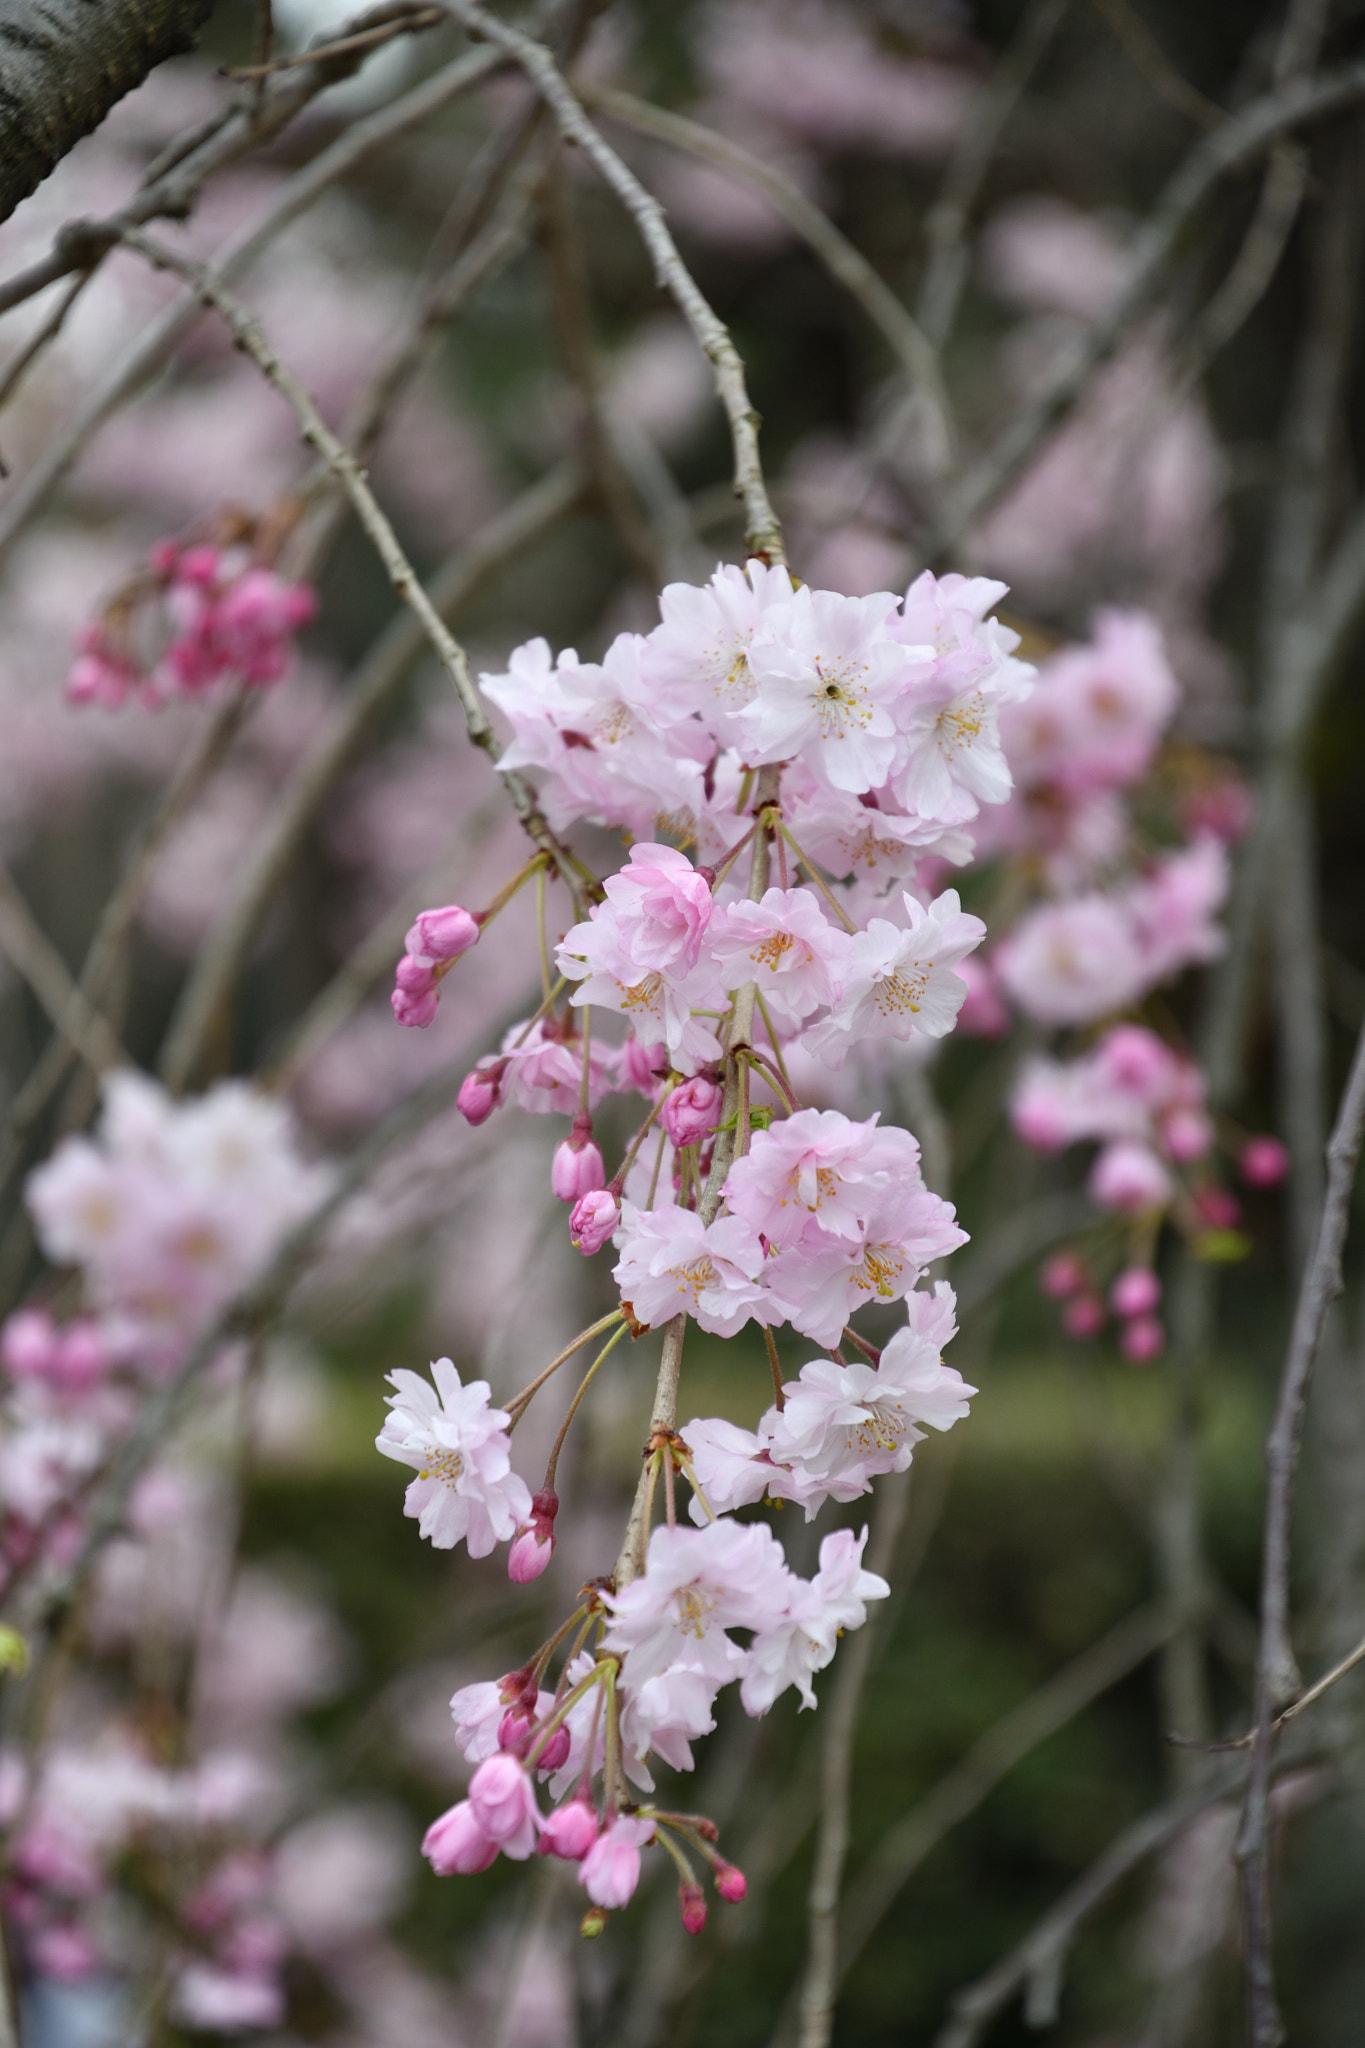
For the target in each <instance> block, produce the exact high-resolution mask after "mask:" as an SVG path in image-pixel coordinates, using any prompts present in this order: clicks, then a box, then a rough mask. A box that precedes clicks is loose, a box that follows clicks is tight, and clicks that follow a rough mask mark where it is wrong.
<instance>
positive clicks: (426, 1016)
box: [389, 988, 482, 1122]
mask: <svg viewBox="0 0 1365 2048" xmlns="http://www.w3.org/2000/svg"><path fill="white" fill-rule="evenodd" d="M440 1007H441V991H440V990H439V989H438V988H431V989H428V990H427V992H426V994H425V995H419V996H410V995H409V994H408V993H407V990H406V989H401V988H396V989H395V990H394V992H393V994H392V995H391V996H390V997H389V1008H390V1009H391V1010H392V1011H393V1014H394V1016H395V1017H396V1018H397V1019H398V1022H399V1023H400V1024H407V1025H409V1026H410V1027H412V1028H413V1029H414V1030H417V1031H425V1030H426V1028H427V1026H428V1024H430V1022H431V1020H432V1018H433V1017H434V1016H435V1015H436V1012H437V1011H438V1010H439V1009H440ZM460 1092H461V1094H463V1092H464V1091H463V1089H461V1091H460ZM458 1099H459V1098H458V1097H457V1098H456V1100H457V1101H458ZM471 1121H472V1119H471ZM479 1121H480V1122H482V1118H480V1119H479Z"/></svg>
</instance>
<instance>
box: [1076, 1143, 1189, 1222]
mask: <svg viewBox="0 0 1365 2048" xmlns="http://www.w3.org/2000/svg"><path fill="white" fill-rule="evenodd" d="M1086 1186H1087V1187H1088V1188H1089V1190H1090V1193H1091V1194H1092V1195H1093V1196H1094V1198H1095V1200H1096V1201H1097V1202H1098V1203H1099V1204H1100V1207H1101V1208H1103V1209H1116V1210H1117V1211H1118V1212H1119V1214H1120V1215H1122V1216H1137V1215H1140V1214H1141V1213H1142V1211H1143V1210H1144V1209H1161V1208H1164V1207H1165V1206H1166V1204H1167V1203H1168V1202H1169V1201H1170V1199H1171V1196H1172V1195H1173V1193H1174V1192H1175V1188H1174V1183H1173V1182H1172V1180H1171V1176H1170V1174H1169V1173H1168V1172H1167V1170H1166V1168H1165V1167H1164V1166H1163V1165H1162V1163H1161V1161H1160V1160H1159V1159H1158V1158H1157V1155H1156V1153H1155V1152H1153V1151H1151V1150H1150V1148H1149V1147H1148V1146H1146V1145H1140V1144H1137V1143H1136V1142H1134V1141H1133V1140H1131V1139H1127V1138H1122V1139H1120V1140H1118V1142H1117V1143H1115V1144H1112V1145H1106V1146H1105V1148H1104V1150H1103V1151H1102V1152H1101V1153H1100V1155H1099V1158H1098V1159H1097V1160H1096V1161H1095V1164H1094V1165H1093V1167H1092V1168H1091V1169H1090V1178H1089V1180H1088V1181H1087V1182H1086Z"/></svg>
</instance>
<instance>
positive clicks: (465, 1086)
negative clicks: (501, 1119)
mask: <svg viewBox="0 0 1365 2048" xmlns="http://www.w3.org/2000/svg"><path fill="white" fill-rule="evenodd" d="M506 1064H507V1063H506V1061H505V1060H490V1061H489V1062H488V1063H487V1064H485V1063H484V1061H482V1060H480V1062H479V1064H478V1066H477V1067H475V1069H474V1071H473V1073H472V1074H466V1075H465V1077H464V1079H463V1081H461V1083H460V1092H459V1094H458V1095H457V1096H456V1097H455V1107H456V1108H457V1109H458V1110H459V1112H460V1115H461V1116H462V1117H463V1118H464V1120H465V1122H466V1123H467V1124H475V1125H478V1124H482V1123H487V1121H488V1119H489V1117H490V1116H492V1114H493V1111H494V1110H495V1109H496V1108H497V1106H498V1104H499V1103H500V1102H501V1101H502V1076H503V1071H504V1068H505V1067H506Z"/></svg>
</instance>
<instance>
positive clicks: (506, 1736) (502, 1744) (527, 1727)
mask: <svg viewBox="0 0 1365 2048" xmlns="http://www.w3.org/2000/svg"><path fill="white" fill-rule="evenodd" d="M531 1735H532V1726H531V1716H530V1715H529V1714H528V1713H527V1712H526V1711H525V1709H524V1708H522V1707H509V1708H508V1710H507V1712H506V1713H505V1714H504V1715H503V1717H502V1719H501V1721H499V1723H498V1748H499V1749H502V1750H506V1751H507V1753H508V1754H509V1755H510V1756H525V1754H526V1752H527V1750H528V1749H529V1748H530V1747H531Z"/></svg>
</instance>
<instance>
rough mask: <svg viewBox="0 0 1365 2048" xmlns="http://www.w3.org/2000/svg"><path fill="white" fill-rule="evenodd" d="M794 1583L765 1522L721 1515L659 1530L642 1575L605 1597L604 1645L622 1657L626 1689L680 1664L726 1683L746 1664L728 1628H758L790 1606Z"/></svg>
mask: <svg viewBox="0 0 1365 2048" xmlns="http://www.w3.org/2000/svg"><path fill="white" fill-rule="evenodd" d="M790 1578H791V1574H790V1573H789V1572H788V1570H787V1563H786V1559H785V1558H784V1556H783V1554H782V1546H781V1544H780V1543H779V1542H778V1541H777V1538H776V1537H775V1536H774V1535H773V1533H772V1531H771V1529H769V1528H768V1527H767V1525H766V1524H765V1523H762V1522H751V1523H741V1522H736V1521H733V1520H731V1519H730V1518H729V1517H726V1516H722V1517H720V1519H719V1520H717V1521H714V1522H708V1523H707V1524H706V1525H705V1527H704V1528H701V1529H687V1528H681V1527H679V1528H672V1529H670V1528H668V1527H666V1526H665V1527H660V1528H656V1529H655V1531H654V1533H653V1535H652V1536H651V1537H650V1539H649V1548H648V1551H647V1552H646V1554H645V1569H644V1571H643V1572H642V1573H641V1574H640V1576H639V1577H638V1578H635V1579H632V1580H631V1581H630V1583H629V1585H627V1586H624V1587H623V1588H622V1589H621V1591H620V1592H619V1593H615V1594H608V1595H604V1596H603V1597H604V1600H605V1602H606V1605H607V1608H608V1612H609V1613H610V1616H611V1626H610V1628H609V1629H608V1631H607V1634H606V1636H605V1638H604V1642H605V1645H606V1647H607V1648H608V1649H611V1650H615V1651H617V1652H618V1653H620V1655H621V1656H622V1667H621V1680H622V1683H623V1685H625V1686H626V1688H627V1690H638V1689H639V1688H640V1687H641V1686H642V1685H643V1684H644V1682H645V1681H646V1680H647V1679H651V1678H657V1677H660V1676H661V1675H662V1674H664V1673H666V1672H668V1671H669V1670H670V1669H671V1668H672V1667H674V1666H677V1665H680V1664H681V1665H683V1666H684V1667H686V1668H688V1669H690V1670H693V1671H696V1672H699V1673H701V1674H702V1676H703V1677H705V1678H707V1679H709V1680H710V1681H711V1682H712V1684H713V1685H723V1684H725V1682H726V1681H727V1680H728V1679H730V1678H732V1677H735V1676H737V1675H738V1673H739V1672H740V1671H742V1670H743V1668H744V1663H745V1652H744V1650H743V1649H741V1647H740V1645H739V1644H738V1643H736V1642H734V1641H732V1639H731V1638H730V1637H729V1636H728V1635H727V1634H726V1630H727V1629H730V1628H745V1629H756V1628H761V1627H762V1626H763V1625H764V1622H765V1620H767V1619H768V1618H769V1617H770V1616H772V1615H773V1614H774V1613H778V1612H780V1611H781V1610H782V1608H783V1606H784V1605H785V1603H786V1599H787V1594H788V1590H789V1582H790Z"/></svg>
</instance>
